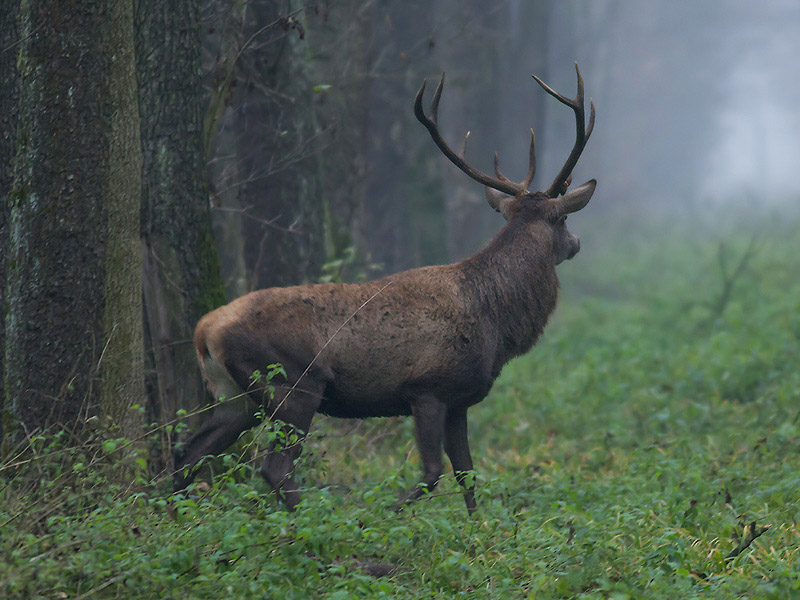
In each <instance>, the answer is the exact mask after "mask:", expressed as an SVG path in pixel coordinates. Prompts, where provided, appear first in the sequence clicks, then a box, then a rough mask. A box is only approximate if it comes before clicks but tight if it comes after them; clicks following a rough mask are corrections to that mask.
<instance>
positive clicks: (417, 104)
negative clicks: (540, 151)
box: [414, 73, 526, 196]
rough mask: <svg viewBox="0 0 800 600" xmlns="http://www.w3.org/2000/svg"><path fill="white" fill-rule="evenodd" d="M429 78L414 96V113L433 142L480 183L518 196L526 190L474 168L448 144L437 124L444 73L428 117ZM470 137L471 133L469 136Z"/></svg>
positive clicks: (449, 158) (456, 164)
mask: <svg viewBox="0 0 800 600" xmlns="http://www.w3.org/2000/svg"><path fill="white" fill-rule="evenodd" d="M426 83H427V80H425V81H423V82H422V86H421V87H420V88H419V91H418V92H417V96H416V98H414V115H415V116H416V117H417V120H418V121H419V122H420V123H422V124H423V125H424V126H425V129H427V130H428V133H429V134H430V136H431V139H432V140H433V142H434V143H435V144H436V145H437V146H438V147H439V150H441V151H442V154H444V155H445V156H446V157H447V159H448V160H449V161H450V162H451V163H453V164H454V165H455V166H457V167H458V168H459V169H461V170H462V171H463V172H464V173H466V174H467V175H468V176H469V177H470V178H472V179H474V180H475V181H477V182H478V183H482V184H483V185H485V186H488V187H490V188H492V189H495V190H498V191H500V192H503V193H505V194H510V195H511V196H516V195H518V194H520V193H522V192H524V191H526V190H525V188H523V187H522V186H521V185H520V184H517V183H513V182H511V181H508V180H507V179H505V178H504V179H505V180H503V179H500V178H494V177H490V176H489V175H486V174H485V173H481V172H480V171H478V170H477V169H474V168H472V167H471V166H469V165H468V164H467V162H466V161H465V160H464V157H463V153H462V156H459V155H458V154H456V153H455V152H453V150H452V149H451V148H450V146H448V145H447V142H445V141H444V139H443V138H442V136H441V134H440V133H439V126H438V124H437V116H438V112H439V100H440V99H441V97H442V89H443V88H444V73H442V79H441V80H440V81H439V85H438V86H437V87H436V91H435V92H434V94H433V101H432V103H431V116H430V117H428V116H427V115H426V114H425V111H424V110H423V109H422V96H423V94H424V93H425V85H426ZM467 137H469V135H468V136H467ZM465 150H466V142H465Z"/></svg>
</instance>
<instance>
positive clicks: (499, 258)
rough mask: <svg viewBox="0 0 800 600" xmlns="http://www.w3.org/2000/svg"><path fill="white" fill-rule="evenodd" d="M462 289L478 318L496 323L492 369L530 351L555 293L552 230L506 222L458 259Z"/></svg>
mask: <svg viewBox="0 0 800 600" xmlns="http://www.w3.org/2000/svg"><path fill="white" fill-rule="evenodd" d="M462 268H463V273H464V277H465V283H466V284H467V285H466V286H465V293H466V294H467V296H468V297H469V298H470V303H471V304H472V308H473V309H474V310H475V311H476V313H477V314H479V315H481V316H483V317H486V318H487V319H488V320H483V319H481V320H480V321H479V322H481V323H492V324H493V325H494V326H496V335H497V338H498V340H497V341H498V344H497V357H496V361H495V363H496V365H497V366H496V369H497V371H498V372H499V370H500V368H501V367H502V365H503V364H505V362H507V361H508V360H510V359H511V358H513V357H515V356H518V355H520V354H523V353H525V352H527V351H528V350H530V348H531V347H532V346H533V344H534V343H536V340H537V339H538V338H539V336H540V335H541V333H542V331H543V330H544V327H545V325H546V324H547V320H548V318H549V317H550V315H551V313H552V312H553V310H554V309H555V306H556V300H557V298H558V276H557V275H556V271H555V261H554V257H553V240H552V230H551V229H550V228H549V227H547V226H546V225H545V224H543V223H525V222H511V223H509V224H507V225H506V226H505V227H504V228H503V229H502V230H501V231H500V232H499V233H498V234H497V235H496V236H495V237H494V239H493V240H492V241H491V242H490V243H489V245H488V246H487V247H486V248H484V249H483V250H482V251H480V252H478V253H477V254H475V255H474V256H472V257H470V258H468V259H466V260H465V261H463V263H462Z"/></svg>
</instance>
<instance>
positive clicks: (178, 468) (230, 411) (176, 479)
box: [173, 355, 258, 492]
mask: <svg viewBox="0 0 800 600" xmlns="http://www.w3.org/2000/svg"><path fill="white" fill-rule="evenodd" d="M200 368H201V371H202V372H203V379H204V381H205V384H206V387H207V388H208V391H209V392H210V393H211V395H212V396H213V397H214V400H215V401H218V402H219V404H217V405H215V406H214V410H213V412H212V413H211V416H210V417H209V418H208V419H206V420H205V422H204V423H203V425H202V426H201V427H200V429H198V430H197V431H196V432H195V433H194V434H193V435H192V436H190V437H189V439H188V440H186V442H184V443H183V444H181V445H179V446H178V447H176V448H175V451H174V453H173V458H174V467H175V471H174V473H173V490H174V491H176V492H177V491H180V490H183V489H184V488H186V486H188V485H189V484H190V483H191V482H192V480H193V479H194V476H195V471H194V468H195V467H196V466H197V463H199V462H200V460H201V459H202V458H203V457H204V456H216V455H218V454H220V453H221V452H223V451H224V450H225V449H226V448H228V446H230V445H231V444H233V443H234V442H235V441H236V440H238V439H239V437H240V436H241V435H242V433H244V432H245V431H247V430H248V429H251V428H253V427H255V426H256V425H257V424H258V418H257V416H256V411H257V404H256V403H255V402H253V400H252V399H251V398H250V397H249V396H248V394H246V393H244V392H243V391H242V387H241V386H240V385H239V384H237V383H236V382H235V381H234V380H233V378H232V377H231V376H230V374H229V373H228V371H227V369H225V368H224V367H223V366H222V365H221V364H220V363H219V362H217V361H216V360H214V358H213V357H211V356H210V355H206V356H204V357H202V358H201V359H200Z"/></svg>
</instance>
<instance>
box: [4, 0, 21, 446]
mask: <svg viewBox="0 0 800 600" xmlns="http://www.w3.org/2000/svg"><path fill="white" fill-rule="evenodd" d="M18 16H19V0H0V444H2V442H3V406H4V401H5V394H4V391H3V363H4V357H5V347H6V337H5V333H6V329H5V313H6V310H5V296H6V256H7V255H8V254H7V253H8V217H9V207H10V204H9V203H10V194H11V186H12V184H13V179H14V155H15V154H16V148H17V95H18V89H19V88H18V78H17V53H16V52H14V49H15V48H16V46H15V44H16V43H17V41H18V39H19V35H18V27H17V18H18Z"/></svg>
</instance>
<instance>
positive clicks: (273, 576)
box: [0, 219, 800, 600]
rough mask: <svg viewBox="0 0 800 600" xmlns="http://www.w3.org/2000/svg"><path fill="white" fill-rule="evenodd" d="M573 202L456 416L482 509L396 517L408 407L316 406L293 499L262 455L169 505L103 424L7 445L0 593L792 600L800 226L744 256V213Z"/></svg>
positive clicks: (442, 496)
mask: <svg viewBox="0 0 800 600" xmlns="http://www.w3.org/2000/svg"><path fill="white" fill-rule="evenodd" d="M575 220H576V221H577V222H578V223H579V227H577V228H576V229H583V231H578V233H582V234H583V236H582V237H583V251H582V253H581V254H580V255H579V256H578V257H577V258H576V260H575V261H573V262H571V263H568V264H565V265H563V266H562V267H561V269H560V271H561V276H562V281H563V288H564V289H563V294H562V302H561V305H560V307H559V310H558V313H557V314H556V315H555V317H554V318H553V320H552V322H551V324H550V326H549V328H548V330H547V332H546V334H545V336H544V338H543V339H542V340H541V342H540V343H539V344H538V345H537V346H536V347H535V348H534V350H533V351H532V352H531V353H530V354H528V355H527V356H525V357H522V358H520V359H518V360H516V361H514V362H513V363H511V364H510V365H509V366H508V367H507V368H506V369H505V371H504V372H503V374H502V376H501V378H500V380H498V382H497V384H496V385H495V388H494V389H493V391H492V393H491V395H490V396H489V398H487V400H486V401H485V402H483V403H482V404H480V405H478V406H476V407H474V408H473V409H471V411H470V419H471V421H470V427H471V436H470V437H471V441H472V449H473V456H474V458H475V466H476V472H477V482H478V489H479V492H478V504H479V510H478V512H477V514H476V516H475V518H473V519H470V518H468V517H467V513H466V510H465V508H464V504H463V499H462V497H461V494H460V491H459V489H458V486H457V485H456V483H455V482H454V480H453V477H452V475H447V476H446V477H445V478H443V480H442V482H441V484H440V486H439V487H438V488H437V489H436V491H435V492H434V493H432V494H431V495H429V496H427V497H425V498H424V499H423V500H421V501H420V502H418V503H416V504H415V505H413V506H411V507H409V508H408V509H406V510H404V511H403V512H401V513H399V514H396V513H394V512H392V510H391V505H392V503H393V502H394V501H395V499H396V497H397V495H398V493H399V490H400V489H401V488H405V487H408V486H410V485H412V484H413V483H414V482H415V481H416V478H417V475H418V468H419V463H418V459H417V455H416V451H415V450H414V446H413V443H412V431H411V423H410V422H409V421H408V420H373V421H365V422H341V421H339V422H336V421H333V420H326V419H324V418H320V419H319V420H318V421H317V422H316V426H315V430H314V434H313V436H312V437H311V439H310V440H309V441H308V444H307V446H306V452H305V453H304V458H303V459H302V464H301V465H300V466H299V471H300V473H301V475H302V477H303V480H304V484H305V486H306V488H307V491H306V493H305V500H304V502H303V503H302V504H301V505H300V507H299V509H298V511H297V512H295V513H291V514H290V513H287V512H285V511H284V510H283V509H282V508H281V507H280V505H279V504H278V503H277V502H276V500H275V496H274V494H273V493H271V492H270V491H269V490H268V488H267V487H266V485H265V484H263V483H262V482H261V481H260V480H259V478H258V476H257V467H254V466H253V464H252V463H251V462H249V461H246V460H240V459H241V458H242V457H243V456H244V457H247V456H249V455H250V453H251V452H252V451H251V450H250V449H247V448H245V449H244V450H241V449H240V450H239V451H238V452H235V453H233V454H231V455H229V456H227V457H224V458H223V459H221V460H219V461H217V463H216V465H215V467H214V472H215V473H216V476H215V477H214V478H213V479H210V481H209V483H205V482H203V483H199V484H196V485H195V486H194V488H193V493H192V494H191V495H189V496H188V497H183V496H181V497H178V498H173V499H170V498H169V495H168V489H169V483H168V481H167V480H166V478H163V477H162V478H157V479H156V480H155V481H151V480H150V479H149V478H148V477H147V476H146V470H145V461H144V458H143V457H144V454H143V453H144V450H142V449H141V448H139V447H138V446H137V444H129V443H128V442H127V441H125V440H117V439H114V437H113V433H111V432H109V431H106V430H104V429H103V427H102V426H101V425H100V424H98V427H97V434H96V440H95V442H94V443H90V444H87V445H86V446H85V447H84V448H83V449H81V450H77V449H70V448H67V447H65V445H64V444H63V443H61V441H60V440H59V439H55V440H53V439H52V438H50V439H47V440H45V439H42V440H39V441H36V442H35V443H34V444H33V446H32V448H31V449H29V450H28V451H26V452H25V453H23V454H22V455H20V456H9V457H7V458H6V459H5V462H4V464H3V466H2V469H3V470H2V480H0V597H3V598H39V597H41V598H132V597H135V598H181V599H185V598H237V599H239V598H280V599H282V600H289V599H292V598H297V599H306V598H330V599H333V598H441V597H447V596H457V597H472V598H504V599H506V598H598V599H600V598H603V599H606V598H615V599H623V598H631V599H638V598H654V599H663V598H682V599H684V598H781V599H783V598H791V597H800V551H799V549H800V526H799V525H798V517H800V458H798V456H799V455H800V417H799V415H800V368H799V367H800V277H798V274H800V236H798V235H797V234H796V224H797V221H793V222H788V220H787V219H784V220H783V221H781V220H779V219H775V220H774V222H769V223H767V222H764V223H761V224H759V226H758V228H757V231H756V241H755V243H754V244H753V246H752V248H751V250H750V251H749V253H748V247H750V240H751V235H752V233H753V227H752V226H748V227H744V226H735V225H728V226H722V225H720V226H718V228H717V229H716V230H715V229H713V228H706V229H705V230H704V231H702V232H700V231H694V232H687V231H684V230H682V229H680V228H679V227H677V226H676V227H674V228H669V227H666V228H665V227H662V226H658V225H653V226H650V227H642V226H637V227H636V229H635V230H634V229H631V230H630V231H626V230H625V228H623V227H622V226H621V225H616V226H612V225H608V224H604V223H603V222H602V221H601V220H598V221H597V222H595V223H592V224H582V226H581V223H580V220H579V219H575ZM698 229H699V228H698ZM721 240H724V242H725V243H724V244H723V245H721V244H720V242H721ZM745 255H747V258H746V260H745V261H744V265H743V267H742V269H740V271H739V275H738V277H735V278H734V280H733V281H730V278H731V276H732V274H733V273H734V272H735V267H736V266H737V265H738V264H739V263H740V262H741V260H742V258H743V257H744V256H745ZM720 256H722V260H720ZM721 262H722V263H724V264H726V270H724V271H723V269H722V268H721V267H720V263H721ZM723 274H725V275H723ZM724 277H727V278H728V281H729V283H731V285H730V286H729V287H730V288H731V290H730V295H729V298H728V299H726V300H724V301H722V302H720V300H721V294H722V293H723V289H724V282H723V279H724ZM120 465H124V466H123V467H120Z"/></svg>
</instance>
